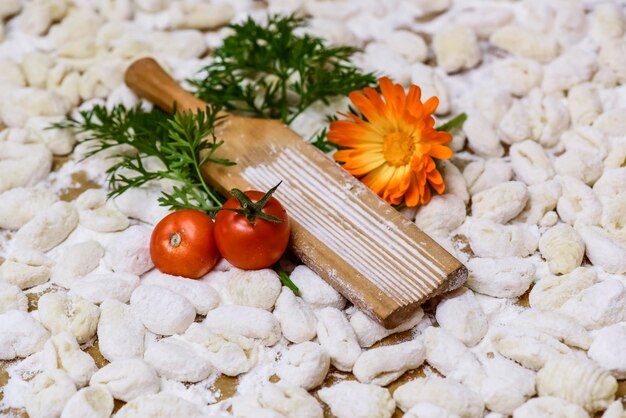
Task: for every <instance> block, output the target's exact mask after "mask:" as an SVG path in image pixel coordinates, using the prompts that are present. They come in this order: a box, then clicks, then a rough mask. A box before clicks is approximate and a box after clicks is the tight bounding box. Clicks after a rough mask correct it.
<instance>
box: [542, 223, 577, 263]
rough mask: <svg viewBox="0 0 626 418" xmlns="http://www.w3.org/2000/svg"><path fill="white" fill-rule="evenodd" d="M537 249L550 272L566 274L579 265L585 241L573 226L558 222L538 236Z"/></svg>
mask: <svg viewBox="0 0 626 418" xmlns="http://www.w3.org/2000/svg"><path fill="white" fill-rule="evenodd" d="M539 251H540V252H541V255H542V256H543V258H544V259H545V260H546V261H547V262H548V267H549V268H550V273H552V274H567V273H570V272H572V271H573V270H574V269H575V268H577V267H580V264H581V263H582V261H583V257H584V256H585V243H584V242H583V240H582V238H581V237H580V235H578V232H576V230H575V229H574V228H572V227H571V226H569V225H567V224H559V225H555V226H553V227H552V228H550V229H548V230H547V231H546V232H544V233H543V235H542V236H541V238H539Z"/></svg>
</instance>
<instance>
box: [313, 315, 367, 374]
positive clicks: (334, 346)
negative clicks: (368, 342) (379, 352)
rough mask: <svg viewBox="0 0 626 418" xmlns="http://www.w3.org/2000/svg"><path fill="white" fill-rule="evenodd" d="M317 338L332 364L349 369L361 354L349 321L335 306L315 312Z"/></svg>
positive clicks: (342, 368) (338, 367) (345, 369)
mask: <svg viewBox="0 0 626 418" xmlns="http://www.w3.org/2000/svg"><path fill="white" fill-rule="evenodd" d="M317 339H318V341H319V343H320V345H321V346H322V347H323V348H324V349H325V350H326V351H327V352H328V355H329V356H330V361H331V363H332V365H333V366H335V367H336V368H337V369H339V370H342V371H350V370H352V367H353V366H354V363H355V362H356V361H357V359H358V358H359V356H360V355H361V346H360V345H359V342H358V340H357V337H356V334H355V332H354V329H353V328H352V326H350V322H348V320H347V319H346V317H345V315H344V314H343V312H341V311H340V310H338V309H336V308H331V307H328V308H324V309H321V310H319V311H318V312H317Z"/></svg>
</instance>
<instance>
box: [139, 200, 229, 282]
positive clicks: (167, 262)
mask: <svg viewBox="0 0 626 418" xmlns="http://www.w3.org/2000/svg"><path fill="white" fill-rule="evenodd" d="M214 230H215V224H214V223H213V220H212V219H211V217H210V216H209V215H207V214H206V213H204V212H200V211H198V210H193V209H184V210H179V211H176V212H173V213H170V214H169V215H167V216H166V217H165V218H163V219H162V220H161V221H160V222H159V223H158V224H157V226H156V227H155V228H154V231H152V237H151V238H150V256H151V257H152V261H153V262H154V265H155V266H156V268H157V269H159V271H161V272H162V273H166V274H171V275H174V276H183V277H187V278H190V279H197V278H200V277H202V276H204V275H205V274H207V273H208V272H209V271H211V270H212V269H213V267H215V265H216V264H217V262H218V260H219V257H220V255H219V252H218V250H217V246H216V245H215V233H214Z"/></svg>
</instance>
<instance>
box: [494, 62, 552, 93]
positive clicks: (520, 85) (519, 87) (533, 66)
mask: <svg viewBox="0 0 626 418" xmlns="http://www.w3.org/2000/svg"><path fill="white" fill-rule="evenodd" d="M493 75H494V77H495V78H496V80H497V81H498V84H500V85H501V86H503V87H504V88H506V89H507V90H508V91H509V93H511V94H512V95H514V96H525V95H527V94H528V92H530V91H531V90H532V89H533V88H535V87H538V86H539V83H540V82H541V76H542V69H541V65H540V64H539V63H538V62H537V61H534V60H531V59H527V58H518V57H510V58H505V59H503V60H498V61H495V62H494V63H493Z"/></svg>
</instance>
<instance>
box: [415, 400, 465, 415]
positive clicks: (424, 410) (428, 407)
mask: <svg viewBox="0 0 626 418" xmlns="http://www.w3.org/2000/svg"><path fill="white" fill-rule="evenodd" d="M404 417H405V418H460V417H459V416H458V415H457V414H455V413H454V412H450V411H449V410H447V409H445V408H442V407H440V406H437V405H435V404H432V403H430V402H420V403H418V404H417V405H415V406H414V407H413V408H411V409H409V410H408V411H406V412H405V413H404Z"/></svg>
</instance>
